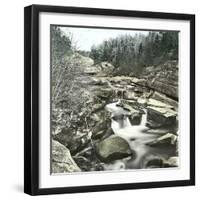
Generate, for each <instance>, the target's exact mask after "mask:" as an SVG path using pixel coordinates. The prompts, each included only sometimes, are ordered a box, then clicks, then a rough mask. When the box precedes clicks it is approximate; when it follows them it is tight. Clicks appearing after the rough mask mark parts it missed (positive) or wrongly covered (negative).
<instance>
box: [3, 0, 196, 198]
mask: <svg viewBox="0 0 200 200" xmlns="http://www.w3.org/2000/svg"><path fill="white" fill-rule="evenodd" d="M198 2H199V1H198V0H165V1H161V0H137V1H134V0H121V1H120V0H118V1H117V0H110V1H108V0H82V1H81V0H51V1H45V0H34V1H31V0H26V1H24V0H17V1H16V0H4V1H1V11H0V15H1V17H0V27H1V29H0V55H1V57H0V94H1V96H0V132H1V142H0V199H16V200H17V199H20V200H24V199H31V198H35V197H30V196H28V195H26V194H23V7H24V6H27V5H30V4H47V5H48V4H49V5H65V6H83V7H99V8H113V9H130V10H146V11H160V12H177V13H192V14H196V36H197V37H196V79H197V81H196V85H197V86H198V87H197V89H196V91H197V94H196V96H197V97H196V102H199V101H200V92H199V90H200V87H199V85H200V78H199V76H200V67H198V65H199V64H200V59H199V57H198V56H197V55H198V54H199V53H200V46H198V45H197V44H200V37H198V35H199V34H200V26H198V25H199V24H198V23H199V19H200V5H198ZM198 74H199V76H198ZM199 108H200V104H196V110H197V111H199V112H200V109H199ZM196 116H197V119H196V123H197V126H196V143H197V145H196V162H197V164H196V169H197V173H196V186H190V187H175V188H162V189H146V190H128V191H115V192H99V193H85V194H65V195H57V196H55V195H50V196H40V197H36V198H37V199H39V200H40V199H46V198H48V199H55V198H56V199H69V200H76V199H79V200H80V199H87V200H90V199H91V200H93V199H95V200H98V199H129V198H130V199H140V200H143V199H154V200H157V199H159V200H169V199H181V200H185V199H192V198H193V199H198V196H199V195H200V133H199V131H200V123H199V120H200V114H199V113H198V112H197V115H196Z"/></svg>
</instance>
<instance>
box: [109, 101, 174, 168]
mask: <svg viewBox="0 0 200 200" xmlns="http://www.w3.org/2000/svg"><path fill="white" fill-rule="evenodd" d="M119 103H120V100H119V101H118V102H115V103H111V104H108V105H106V109H107V110H108V111H109V112H111V117H112V123H111V128H112V129H113V132H114V133H115V134H116V135H118V136H120V137H122V138H124V139H125V140H126V141H127V142H128V143H129V145H130V148H131V149H132V150H133V152H135V154H134V156H132V157H128V158H125V159H122V160H118V161H115V162H113V163H111V164H106V165H105V170H120V169H141V168H145V164H146V163H147V162H148V161H149V160H152V159H160V158H164V159H165V158H168V157H169V156H172V155H173V154H174V151H175V150H174V149H170V148H166V147H163V148H161V147H160V148H155V147H150V146H148V145H146V143H148V142H151V141H153V140H155V139H156V138H157V137H159V136H160V135H159V134H151V133H148V130H149V128H147V127H146V122H147V112H146V109H145V108H144V110H143V111H144V114H143V115H142V119H141V123H140V125H134V126H132V125H131V123H130V121H129V118H128V114H129V112H128V111H127V110H124V109H123V108H122V107H120V106H119Z"/></svg>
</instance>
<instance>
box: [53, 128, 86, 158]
mask: <svg viewBox="0 0 200 200" xmlns="http://www.w3.org/2000/svg"><path fill="white" fill-rule="evenodd" d="M53 139H54V140H56V141H58V142H60V143H61V144H63V145H64V146H65V147H67V148H68V149H69V150H70V152H71V154H72V155H74V154H76V153H77V152H78V151H80V150H82V149H83V148H85V147H86V146H87V145H88V143H89V137H88V136H87V133H79V132H78V131H76V132H74V131H73V130H72V129H69V128H64V129H62V131H61V132H60V133H58V134H57V135H54V136H53Z"/></svg>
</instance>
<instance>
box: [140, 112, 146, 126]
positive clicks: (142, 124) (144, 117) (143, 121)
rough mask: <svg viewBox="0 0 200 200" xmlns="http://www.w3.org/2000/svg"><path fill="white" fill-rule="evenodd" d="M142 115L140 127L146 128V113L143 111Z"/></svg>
mask: <svg viewBox="0 0 200 200" xmlns="http://www.w3.org/2000/svg"><path fill="white" fill-rule="evenodd" d="M143 111H144V114H143V115H142V118H141V122H140V126H146V123H147V111H146V110H143Z"/></svg>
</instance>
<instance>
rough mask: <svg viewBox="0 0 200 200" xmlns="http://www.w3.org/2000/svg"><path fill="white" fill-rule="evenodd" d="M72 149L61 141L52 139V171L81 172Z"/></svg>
mask: <svg viewBox="0 0 200 200" xmlns="http://www.w3.org/2000/svg"><path fill="white" fill-rule="evenodd" d="M80 171H81V170H80V168H79V167H78V166H77V164H76V163H75V162H74V160H73V158H72V157H71V154H70V151H69V150H68V149H67V148H66V147H65V146H64V145H62V144H60V143H59V142H57V141H55V140H52V173H66V172H80Z"/></svg>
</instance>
